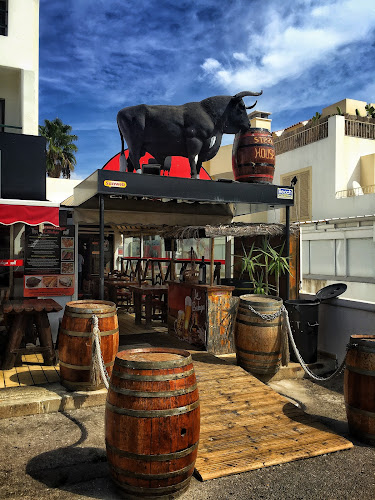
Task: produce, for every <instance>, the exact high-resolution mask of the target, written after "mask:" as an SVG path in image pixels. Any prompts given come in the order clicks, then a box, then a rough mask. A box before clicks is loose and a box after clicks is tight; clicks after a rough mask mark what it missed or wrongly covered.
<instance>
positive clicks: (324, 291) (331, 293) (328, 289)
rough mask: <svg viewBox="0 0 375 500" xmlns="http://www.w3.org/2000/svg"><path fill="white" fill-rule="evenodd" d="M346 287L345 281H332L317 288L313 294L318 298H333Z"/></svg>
mask: <svg viewBox="0 0 375 500" xmlns="http://www.w3.org/2000/svg"><path fill="white" fill-rule="evenodd" d="M346 289H347V286H346V285H345V283H334V284H333V285H328V286H325V287H324V288H321V289H320V290H318V291H317V292H316V295H315V296H316V298H317V299H319V300H326V299H334V298H335V297H338V296H339V295H341V294H342V293H344V292H345V290H346Z"/></svg>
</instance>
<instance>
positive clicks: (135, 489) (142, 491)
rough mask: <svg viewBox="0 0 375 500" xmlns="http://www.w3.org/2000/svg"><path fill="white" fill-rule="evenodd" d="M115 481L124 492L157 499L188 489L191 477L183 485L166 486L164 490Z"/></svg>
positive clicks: (182, 482)
mask: <svg viewBox="0 0 375 500" xmlns="http://www.w3.org/2000/svg"><path fill="white" fill-rule="evenodd" d="M113 480H114V482H115V483H116V484H117V485H118V486H119V487H120V488H121V489H123V490H124V491H128V492H130V493H136V494H137V495H142V496H146V495H155V496H156V497H158V496H160V495H163V494H168V493H173V492H177V491H181V490H182V489H185V488H187V487H188V486H189V483H190V480H191V477H190V476H189V477H188V478H187V479H185V480H184V481H181V483H177V484H172V485H171V486H164V487H163V488H142V487H141V486H131V485H130V484H127V483H122V482H121V481H119V480H117V479H115V478H113Z"/></svg>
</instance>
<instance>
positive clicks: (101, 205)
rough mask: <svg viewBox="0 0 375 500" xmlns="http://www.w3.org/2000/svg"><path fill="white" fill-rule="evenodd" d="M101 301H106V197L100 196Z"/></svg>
mask: <svg viewBox="0 0 375 500" xmlns="http://www.w3.org/2000/svg"><path fill="white" fill-rule="evenodd" d="M99 210H100V214H99V226H100V230H99V232H100V234H99V299H100V300H103V299H104V196H103V195H102V194H100V195H99Z"/></svg>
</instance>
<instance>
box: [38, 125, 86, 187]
mask: <svg viewBox="0 0 375 500" xmlns="http://www.w3.org/2000/svg"><path fill="white" fill-rule="evenodd" d="M71 131H72V127H71V126H70V125H64V123H63V122H62V121H61V120H60V118H55V119H54V120H53V121H49V120H44V125H39V134H40V135H42V136H43V137H45V138H46V139H47V175H48V176H49V177H56V178H59V177H60V175H61V174H62V176H63V178H66V179H69V178H70V172H71V171H73V170H74V165H76V163H77V160H76V157H75V153H76V152H77V151H78V148H77V146H76V145H75V144H74V141H76V140H77V139H78V137H77V136H76V135H74V134H71Z"/></svg>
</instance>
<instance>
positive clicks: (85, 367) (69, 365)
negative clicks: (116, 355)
mask: <svg viewBox="0 0 375 500" xmlns="http://www.w3.org/2000/svg"><path fill="white" fill-rule="evenodd" d="M59 363H60V365H61V366H64V367H65V368H71V369H72V370H90V368H91V367H90V365H88V366H84V365H71V364H69V363H65V362H64V361H61V359H60V360H59ZM113 364H114V361H110V362H109V363H105V365H104V366H106V367H107V366H113Z"/></svg>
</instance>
